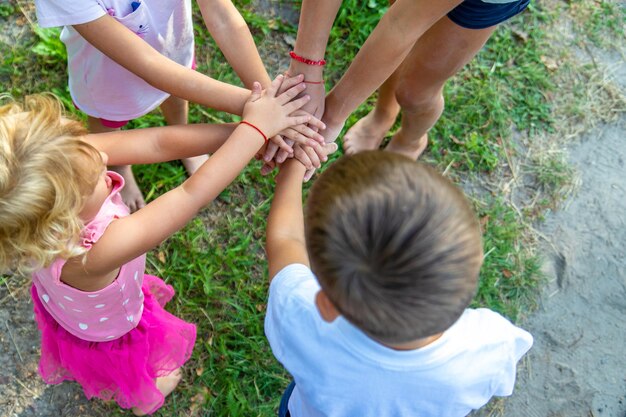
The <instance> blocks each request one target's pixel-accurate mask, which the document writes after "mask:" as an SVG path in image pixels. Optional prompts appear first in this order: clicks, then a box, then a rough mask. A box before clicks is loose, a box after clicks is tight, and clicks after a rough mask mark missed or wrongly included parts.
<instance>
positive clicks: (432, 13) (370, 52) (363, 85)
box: [323, 0, 461, 141]
mask: <svg viewBox="0 0 626 417" xmlns="http://www.w3.org/2000/svg"><path fill="white" fill-rule="evenodd" d="M460 3H461V0H437V1H431V0H396V2H395V3H394V4H393V5H392V6H391V7H390V8H389V10H388V11H387V13H385V15H384V16H383V18H382V19H381V20H380V22H379V23H378V25H377V26H376V28H374V31H373V32H372V33H371V34H370V36H369V37H368V38H367V40H366V41H365V43H364V44H363V47H362V48H361V49H360V50H359V52H358V53H357V55H356V57H355V58H354V60H353V61H352V63H351V64H350V67H349V68H348V70H347V71H346V73H345V74H344V75H343V77H342V78H341V80H339V82H338V83H337V85H336V86H335V87H334V88H333V89H332V90H331V91H330V93H328V96H327V98H326V111H325V114H324V119H323V120H324V121H325V122H326V124H327V125H330V126H331V127H336V126H337V125H341V126H342V125H343V123H344V122H345V120H346V119H347V118H348V116H349V115H350V113H352V112H353V111H354V110H355V109H356V108H357V107H358V106H359V105H360V104H361V103H362V102H363V101H365V100H366V99H367V97H369V96H370V94H372V93H373V92H374V91H375V90H376V89H377V88H378V87H379V86H380V85H381V84H382V83H383V82H384V81H385V80H386V79H387V78H388V77H389V76H390V75H391V74H392V73H393V71H395V70H396V68H398V66H399V65H400V64H401V63H402V61H403V60H404V58H405V57H406V56H407V55H408V53H409V52H410V50H411V48H412V47H413V45H414V44H415V42H416V41H417V40H418V39H419V37H420V36H422V34H423V33H424V32H426V31H427V30H428V28H430V27H431V26H432V25H433V24H434V23H435V22H436V21H437V20H439V19H441V18H442V17H443V16H444V15H445V14H446V13H448V12H449V11H450V10H452V9H453V8H454V7H456V6H457V5H458V4H460ZM338 133H339V132H338V131H337V132H336V134H338ZM325 136H326V135H325ZM335 138H336V135H335V137H333V138H331V140H335ZM326 140H327V141H328V140H329V138H328V137H326Z"/></svg>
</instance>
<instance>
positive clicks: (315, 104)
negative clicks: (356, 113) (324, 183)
mask: <svg viewBox="0 0 626 417" xmlns="http://www.w3.org/2000/svg"><path fill="white" fill-rule="evenodd" d="M279 78H280V81H277V80H279ZM277 84H279V87H278V91H277V95H281V94H284V93H286V92H288V94H289V95H292V96H293V98H291V102H292V103H295V102H296V101H298V103H299V104H300V103H304V104H303V105H302V106H299V107H298V109H297V110H295V111H294V112H292V113H291V116H301V117H306V119H308V121H307V122H306V123H301V124H298V125H294V126H291V127H289V128H287V129H284V130H283V131H281V132H280V134H278V135H276V136H273V137H271V138H270V140H269V141H268V142H267V144H266V145H265V146H263V147H262V148H261V149H260V150H259V152H258V153H257V154H256V159H257V160H262V161H263V166H262V168H261V174H263V175H267V174H269V173H271V172H272V171H273V170H274V169H275V168H276V167H278V166H280V164H282V163H283V162H285V161H286V160H287V159H289V158H296V159H297V160H298V161H300V162H301V163H302V165H304V167H305V168H306V173H305V175H304V182H307V181H308V180H310V179H311V177H312V176H313V174H315V171H316V170H317V169H318V168H319V167H321V165H322V163H323V162H326V161H327V160H328V155H330V154H332V153H334V152H335V151H337V149H338V147H337V144H336V143H335V140H336V139H337V137H338V136H339V133H340V132H341V129H342V128H343V123H342V124H341V125H339V126H334V125H332V124H330V123H326V122H325V117H324V107H325V106H324V104H325V97H326V89H325V86H324V83H323V82H322V83H307V82H305V81H304V76H303V75H302V74H298V75H294V76H288V75H281V76H278V77H277V79H275V80H274V82H273V83H272V85H273V86H274V85H277ZM270 88H272V87H270ZM289 90H291V91H289ZM294 92H296V93H297V94H295V95H294ZM303 99H304V100H303ZM299 100H302V101H299Z"/></svg>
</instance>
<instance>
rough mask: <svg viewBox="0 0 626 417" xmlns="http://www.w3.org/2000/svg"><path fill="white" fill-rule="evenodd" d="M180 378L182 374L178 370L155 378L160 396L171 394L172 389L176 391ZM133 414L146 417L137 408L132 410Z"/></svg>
mask: <svg viewBox="0 0 626 417" xmlns="http://www.w3.org/2000/svg"><path fill="white" fill-rule="evenodd" d="M182 376H183V374H182V372H181V370H180V368H179V369H176V370H175V371H173V372H172V373H171V374H169V375H165V376H162V377H159V378H157V379H156V386H157V389H158V390H159V391H161V394H163V396H164V397H167V396H168V395H170V394H171V393H172V391H174V389H176V386H177V385H178V383H179V382H180V380H181V378H182ZM133 414H135V415H136V416H145V415H146V413H144V412H142V411H141V410H139V409H137V408H133Z"/></svg>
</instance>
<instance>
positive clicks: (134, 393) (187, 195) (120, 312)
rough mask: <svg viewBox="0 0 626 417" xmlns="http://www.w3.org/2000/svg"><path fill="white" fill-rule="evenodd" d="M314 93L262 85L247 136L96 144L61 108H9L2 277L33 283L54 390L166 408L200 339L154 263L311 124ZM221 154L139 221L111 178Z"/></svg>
mask: <svg viewBox="0 0 626 417" xmlns="http://www.w3.org/2000/svg"><path fill="white" fill-rule="evenodd" d="M301 81H302V77H298V78H294V79H290V80H288V81H285V82H284V86H285V87H286V88H287V91H286V92H285V93H283V94H281V95H278V96H276V92H277V90H278V88H279V87H280V86H281V84H283V77H282V76H279V77H278V78H277V79H276V80H275V81H274V82H273V83H272V84H271V86H270V88H269V89H268V90H267V91H266V92H264V93H261V91H260V85H259V84H258V83H257V84H255V86H254V87H253V93H252V96H251V98H250V100H249V101H248V102H247V103H246V105H245V107H244V110H243V114H244V119H245V121H243V122H242V124H240V125H239V126H234V125H193V126H170V127H165V128H152V129H143V130H136V131H126V132H113V133H105V134H97V135H87V134H86V132H85V131H84V129H83V128H82V126H81V125H80V124H79V123H78V122H75V121H70V120H68V119H63V118H62V117H61V106H60V105H59V103H58V102H57V101H54V100H52V99H51V98H47V97H43V96H40V97H37V96H35V97H32V98H29V99H27V100H26V106H25V108H24V109H22V108H21V107H20V106H19V105H18V104H15V103H13V104H8V105H5V106H2V107H0V270H1V271H3V272H5V271H14V272H17V273H29V272H31V271H32V272H33V287H32V296H33V301H34V304H35V316H36V319H37V322H38V325H39V328H40V330H41V332H42V344H41V354H42V356H41V361H40V367H39V369H40V373H41V375H42V377H43V378H44V380H45V381H46V382H47V383H52V384H56V383H60V382H62V381H64V380H75V381H77V382H78V383H79V384H81V385H82V387H83V389H84V391H85V394H86V396H87V397H88V398H91V397H98V398H102V399H105V400H110V399H114V400H115V401H117V402H118V403H119V405H120V406H121V407H123V408H130V407H132V408H133V411H134V412H135V414H137V415H142V414H145V413H152V412H154V411H155V410H156V409H158V408H159V407H161V405H162V404H163V400H164V396H166V395H167V394H169V393H170V392H171V391H172V390H173V389H174V388H175V386H176V384H177V383H178V381H179V379H180V372H179V371H178V369H179V368H180V367H181V366H182V365H183V364H184V363H185V362H186V361H187V360H188V359H189V356H190V354H191V351H192V349H193V345H194V341H195V337H196V330H195V326H194V325H192V324H189V323H186V322H184V321H183V320H181V319H179V318H177V317H174V316H173V315H171V314H169V313H167V312H166V311H165V310H163V308H162V306H163V305H164V304H165V303H166V302H167V301H168V300H169V299H171V298H172V296H173V294H174V292H173V289H172V287H170V286H169V285H166V284H165V283H164V282H163V281H161V280H160V279H159V278H156V277H153V276H150V275H144V271H145V254H146V252H147V251H148V250H150V249H152V248H154V247H155V246H157V245H158V244H160V243H161V242H162V241H163V240H164V239H165V238H167V237H168V236H169V235H171V234H173V233H174V232H176V231H177V230H179V229H180V228H182V227H183V226H184V225H185V224H186V223H187V222H188V221H189V220H190V219H191V218H192V217H193V216H194V215H195V214H196V213H197V212H198V210H200V209H201V208H202V207H204V206H205V205H206V204H208V203H209V202H211V201H212V200H213V199H214V198H215V197H217V195H218V194H219V193H220V192H221V191H222V190H223V189H224V188H225V187H226V186H227V185H228V184H229V183H230V182H231V181H232V180H233V179H234V178H235V177H236V176H237V175H238V174H239V172H240V171H241V170H242V169H243V168H244V167H245V166H246V164H247V163H248V161H249V160H250V159H251V158H252V157H253V156H254V155H255V153H256V152H257V150H258V149H259V148H260V147H261V146H262V145H263V143H264V139H265V140H266V135H274V134H276V133H278V132H279V131H281V130H283V129H285V128H287V127H289V126H295V125H297V124H301V123H307V122H310V121H311V120H310V117H307V116H298V117H294V116H290V114H291V113H292V112H294V111H295V110H297V109H298V108H300V107H302V105H303V104H304V103H305V102H306V101H307V100H308V97H306V96H305V97H303V98H301V99H298V100H295V101H292V102H289V100H291V99H292V98H293V97H295V96H296V95H297V94H299V93H300V92H302V91H303V90H304V88H305V87H304V84H302V83H301ZM294 85H295V86H294ZM290 87H291V88H290ZM229 135H230V137H229ZM226 139H228V140H226ZM207 152H215V153H214V154H213V156H212V158H211V159H210V160H208V161H207V162H205V163H204V164H203V165H202V166H201V167H200V168H199V169H198V170H197V171H196V172H195V173H194V174H193V175H191V177H190V178H189V179H188V180H187V181H185V182H184V183H183V184H182V185H181V186H179V187H177V188H176V189H174V190H171V191H169V192H167V193H165V194H164V195H162V196H161V197H159V198H157V199H156V200H154V201H153V202H151V203H150V204H148V205H147V206H145V207H144V208H142V209H140V210H138V211H136V212H135V213H133V214H132V215H129V210H128V208H127V207H126V206H125V205H124V204H123V203H122V201H121V198H120V196H119V192H120V190H121V189H122V187H123V186H124V180H123V178H122V177H121V176H120V175H118V174H116V173H114V172H107V171H106V164H107V163H111V164H128V163H152V162H158V161H165V160H172V159H177V158H182V157H188V156H192V155H199V154H203V153H207Z"/></svg>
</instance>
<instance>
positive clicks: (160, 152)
mask: <svg viewBox="0 0 626 417" xmlns="http://www.w3.org/2000/svg"><path fill="white" fill-rule="evenodd" d="M235 127H236V125H235V124H232V123H230V124H219V125H209V124H194V125H177V126H165V127H152V128H147V129H133V130H122V131H115V132H110V133H95V134H90V135H87V137H86V138H85V140H86V141H87V142H89V143H90V144H91V145H93V146H94V147H95V148H96V149H98V150H99V151H102V152H105V153H106V154H107V156H108V157H109V163H110V164H111V165H134V164H152V163H155V162H165V161H172V160H175V159H181V158H189V157H192V156H197V155H203V154H207V153H214V152H216V151H217V150H218V149H219V148H220V147H221V146H222V145H223V144H224V142H226V139H228V137H229V136H230V135H231V134H232V133H233V131H234V130H235Z"/></svg>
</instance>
